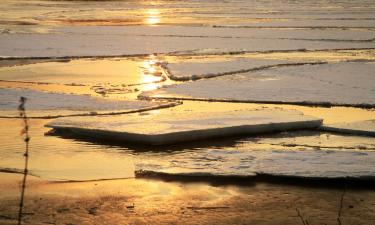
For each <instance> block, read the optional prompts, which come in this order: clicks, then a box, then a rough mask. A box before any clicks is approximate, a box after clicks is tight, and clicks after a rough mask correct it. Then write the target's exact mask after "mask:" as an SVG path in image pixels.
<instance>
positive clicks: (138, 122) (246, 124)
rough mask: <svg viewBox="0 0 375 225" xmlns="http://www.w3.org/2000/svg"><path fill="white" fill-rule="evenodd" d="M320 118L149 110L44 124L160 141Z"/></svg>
mask: <svg viewBox="0 0 375 225" xmlns="http://www.w3.org/2000/svg"><path fill="white" fill-rule="evenodd" d="M321 123H322V120H321V119H318V118H315V117H311V116H304V115H303V114H301V113H299V112H297V111H287V110H262V109H260V110H253V111H234V112H231V111H227V112H219V113H151V114H146V115H119V116H111V117H85V118H82V117H74V118H60V119H56V120H54V121H52V122H50V123H48V124H47V125H46V126H47V127H51V128H54V129H60V130H68V131H70V132H75V133H81V134H83V135H86V136H93V137H96V138H102V139H111V140H117V141H123V142H140V143H145V144H153V145H161V144H169V143H176V142H186V141H192V140H200V139H208V138H214V137H222V136H231V135H239V134H260V133H269V132H277V131H286V130H296V129H313V128H317V127H319V126H320V125H321Z"/></svg>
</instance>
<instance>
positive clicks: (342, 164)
mask: <svg viewBox="0 0 375 225" xmlns="http://www.w3.org/2000/svg"><path fill="white" fill-rule="evenodd" d="M358 162H361V163H358ZM374 163H375V152H374V151H322V150H306V151H287V150H284V151H276V150H274V151H254V150H248V151H243V150H229V151H228V150H211V151H208V152H206V154H200V155H195V154H192V153H190V154H189V153H186V154H184V155H183V156H174V158H173V159H169V160H165V161H158V162H156V161H153V160H152V159H150V160H149V161H146V162H138V163H137V164H136V169H137V171H138V172H141V171H142V170H144V171H147V172H148V173H156V174H157V173H164V174H171V175H187V176H197V175H205V176H233V177H238V176H240V177H244V176H245V177H248V176H255V175H256V174H268V175H274V176H289V177H304V178H361V179H374V177H375V169H374V167H373V165H374Z"/></svg>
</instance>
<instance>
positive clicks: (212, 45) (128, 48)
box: [0, 27, 375, 57]
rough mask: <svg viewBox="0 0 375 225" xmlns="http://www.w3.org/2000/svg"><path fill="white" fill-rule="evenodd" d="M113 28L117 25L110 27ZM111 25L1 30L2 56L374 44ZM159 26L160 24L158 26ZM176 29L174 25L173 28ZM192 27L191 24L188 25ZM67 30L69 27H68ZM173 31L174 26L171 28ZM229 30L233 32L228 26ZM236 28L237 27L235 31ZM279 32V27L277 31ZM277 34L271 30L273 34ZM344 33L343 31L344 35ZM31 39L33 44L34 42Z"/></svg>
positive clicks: (220, 50)
mask: <svg viewBox="0 0 375 225" xmlns="http://www.w3.org/2000/svg"><path fill="white" fill-rule="evenodd" d="M111 29H114V28H113V27H111ZM111 29H109V28H105V27H104V28H103V27H97V31H96V33H94V34H86V33H85V32H84V31H85V30H84V29H83V31H82V32H76V31H77V29H74V33H68V32H67V33H48V34H35V33H34V34H1V35H0V56H4V57H64V56H65V57H66V56H71V57H73V56H77V57H78V56H119V55H138V54H141V55H144V54H153V53H173V54H175V53H181V52H185V53H189V54H191V53H192V51H194V50H207V49H208V50H210V51H211V52H212V51H214V52H230V51H270V50H298V49H310V50H316V49H348V48H359V49H361V48H374V47H375V44H374V42H372V41H371V40H370V41H356V40H354V41H340V40H338V41H335V40H329V38H327V39H326V38H324V36H323V37H322V38H321V39H320V40H319V39H318V40H309V37H308V36H307V37H306V38H285V39H284V38H275V39H264V38H222V37H217V36H215V35H213V36H208V37H204V38H202V37H200V36H199V35H197V36H175V35H169V36H168V35H165V36H163V35H162V36H157V37H155V36H152V35H148V34H152V33H153V32H154V30H155V28H147V29H145V30H146V32H145V34H144V35H138V36H137V35H118V34H116V33H114V32H112V31H111ZM124 29H126V28H124ZM156 29H158V28H156ZM172 29H173V28H172ZM186 29H189V30H190V28H186ZM67 30H68V28H67ZM171 32H173V30H172V31H171ZM228 32H232V31H231V30H228ZM234 32H235V31H234ZM275 32H277V31H275ZM272 36H274V34H271V37H272ZM342 36H344V35H342ZM31 43H32V44H31Z"/></svg>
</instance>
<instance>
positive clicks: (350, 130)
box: [321, 119, 375, 137]
mask: <svg viewBox="0 0 375 225" xmlns="http://www.w3.org/2000/svg"><path fill="white" fill-rule="evenodd" d="M321 129H322V130H325V131H333V132H338V133H344V134H353V135H367V136H373V137H375V119H374V120H365V121H358V122H352V123H336V124H325V125H324V126H322V127H321Z"/></svg>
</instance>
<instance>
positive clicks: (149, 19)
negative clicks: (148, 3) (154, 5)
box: [145, 9, 161, 25]
mask: <svg viewBox="0 0 375 225" xmlns="http://www.w3.org/2000/svg"><path fill="white" fill-rule="evenodd" d="M145 16H146V20H145V23H146V24H148V25H156V24H159V23H160V20H161V18H160V11H159V10H158V9H148V10H146V12H145Z"/></svg>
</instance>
